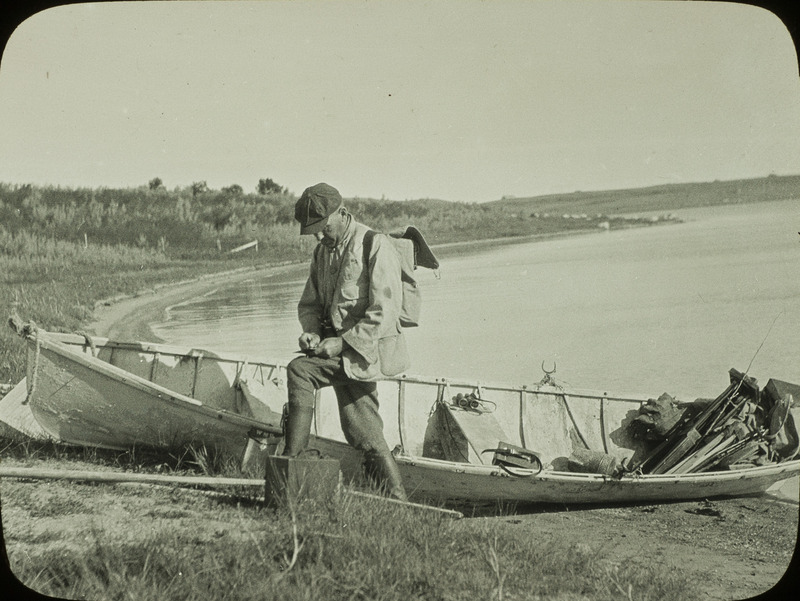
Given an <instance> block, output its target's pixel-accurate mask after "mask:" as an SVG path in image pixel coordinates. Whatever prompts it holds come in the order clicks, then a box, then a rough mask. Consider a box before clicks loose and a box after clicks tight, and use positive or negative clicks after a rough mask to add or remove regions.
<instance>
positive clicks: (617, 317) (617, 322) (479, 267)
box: [153, 201, 800, 400]
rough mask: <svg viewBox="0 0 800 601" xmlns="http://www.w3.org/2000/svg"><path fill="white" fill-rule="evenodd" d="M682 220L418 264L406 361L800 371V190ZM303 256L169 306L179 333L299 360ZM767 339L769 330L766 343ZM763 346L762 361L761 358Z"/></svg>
mask: <svg viewBox="0 0 800 601" xmlns="http://www.w3.org/2000/svg"><path fill="white" fill-rule="evenodd" d="M674 214H675V215H677V216H679V217H681V218H682V219H684V220H685V223H682V224H678V225H660V226H654V227H647V228H636V229H630V230H624V231H612V232H603V233H597V234H589V235H581V236H572V237H565V238H560V239H552V240H545V241H539V242H524V243H519V244H511V245H502V246H498V247H497V248H494V249H490V250H485V251H480V252H470V253H465V254H462V255H457V256H447V257H445V258H443V260H442V268H441V279H436V278H435V277H434V275H433V274H432V273H431V272H428V271H427V270H421V271H420V272H419V276H420V277H419V279H420V282H421V286H422V287H423V297H424V300H423V314H422V322H423V324H422V326H421V327H419V328H416V329H413V330H410V331H408V343H409V349H410V351H411V354H412V367H411V369H410V370H409V373H412V374H416V375H428V376H434V377H453V378H455V377H458V378H471V379H475V380H479V381H481V382H487V383H489V382H507V383H511V384H530V383H535V382H538V381H539V380H540V379H541V378H542V375H543V372H542V364H543V363H544V366H545V368H547V369H548V370H549V369H552V368H553V365H554V364H555V366H556V370H557V371H556V373H555V378H556V379H557V380H560V381H561V382H563V383H567V384H570V385H572V386H576V387H580V388H591V389H599V390H610V391H615V392H634V393H643V394H647V395H652V396H658V395H659V394H661V393H662V392H669V393H670V394H672V395H673V396H678V397H679V398H681V399H682V400H691V399H694V398H695V397H714V396H716V395H717V394H719V393H720V392H721V391H722V390H723V389H724V388H725V386H726V385H727V383H728V373H727V372H728V370H729V369H730V368H732V367H733V368H736V369H738V370H740V371H745V370H747V369H748V367H749V373H750V375H752V376H754V377H756V378H757V379H758V380H759V383H760V384H761V385H764V384H766V382H767V380H768V379H769V378H777V379H782V380H788V381H792V382H796V383H800V352H799V351H800V345H799V344H798V341H799V340H800V235H798V230H800V202H797V201H781V202H771V203H758V204H749V205H730V206H725V207H714V208H707V209H688V210H681V211H675V212H674ZM306 273H307V267H305V266H304V267H302V268H298V269H297V271H296V272H291V274H290V276H289V277H288V278H287V277H286V276H285V275H284V276H283V277H281V278H280V281H278V278H275V277H268V276H266V275H265V276H258V277H254V278H253V279H251V280H249V281H247V282H245V283H243V284H242V283H240V284H237V285H236V286H235V287H231V288H223V289H219V290H216V291H213V292H211V293H209V294H207V295H205V296H203V297H200V298H193V299H190V300H187V301H186V302H183V303H181V304H178V305H175V306H173V307H171V308H170V309H169V311H168V315H167V319H166V320H165V321H163V322H161V323H157V324H154V325H153V329H154V331H155V333H156V335H158V336H159V337H160V338H162V339H164V340H165V341H167V342H169V343H172V344H179V345H190V346H193V347H197V348H209V349H212V350H220V351H228V352H236V353H241V354H246V355H248V356H249V357H250V358H251V359H271V360H275V359H277V360H282V361H288V360H290V359H291V358H292V357H293V356H294V355H293V351H295V350H296V349H297V337H298V336H299V334H300V330H299V325H298V323H297V318H296V314H295V310H296V303H297V300H298V298H299V296H300V292H301V290H302V287H303V284H304V281H305V276H306ZM762 343H763V345H762ZM751 361H752V365H751Z"/></svg>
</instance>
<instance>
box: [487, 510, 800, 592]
mask: <svg viewBox="0 0 800 601" xmlns="http://www.w3.org/2000/svg"><path fill="white" fill-rule="evenodd" d="M490 519H495V520H505V521H510V522H512V523H514V524H517V525H518V526H519V528H520V535H530V536H542V535H557V536H558V537H559V539H561V540H563V541H568V542H571V543H575V544H580V543H584V544H588V545H589V546H590V547H591V548H592V549H593V550H599V551H602V552H604V553H605V554H607V555H608V556H609V557H610V558H611V559H613V560H614V561H618V562H620V563H627V562H633V563H634V564H636V563H648V564H649V563H660V564H666V565H668V566H670V567H672V568H674V569H675V570H677V571H681V572H684V573H685V574H686V575H687V576H690V577H693V578H696V579H697V580H698V582H700V583H701V585H700V587H699V588H698V590H697V596H696V597H695V599H696V601H711V600H713V601H723V600H725V601H731V600H733V599H747V598H750V597H753V596H756V595H760V594H762V593H764V592H765V591H768V590H770V589H772V588H773V587H775V586H776V584H777V583H778V582H779V581H780V580H781V579H782V578H783V576H784V574H785V573H786V572H787V570H788V569H789V568H790V562H791V560H792V555H793V553H794V552H795V549H796V545H797V538H798V504H797V502H791V501H785V500H778V499H776V498H775V497H772V496H760V497H747V498H739V499H719V500H711V501H691V502H682V503H669V504H661V505H637V506H623V507H604V508H591V509H576V508H571V509H565V508H558V509H554V510H548V511H546V512H536V513H528V514H517V515H514V516H510V517H498V518H490ZM797 568H798V566H796V565H795V566H794V570H796V569H797ZM790 582H791V583H792V584H793V587H792V588H793V590H794V591H795V592H800V587H798V584H800V575H797V576H796V577H795V578H794V579H793V580H791V581H790ZM783 586H784V583H781V587H783ZM776 592H777V589H776ZM795 598H796V597H795Z"/></svg>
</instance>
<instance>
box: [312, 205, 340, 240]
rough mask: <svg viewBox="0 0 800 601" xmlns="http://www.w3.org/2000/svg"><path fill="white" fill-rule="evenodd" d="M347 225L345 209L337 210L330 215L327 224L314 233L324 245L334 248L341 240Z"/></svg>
mask: <svg viewBox="0 0 800 601" xmlns="http://www.w3.org/2000/svg"><path fill="white" fill-rule="evenodd" d="M346 227H347V216H346V215H345V214H344V212H343V211H336V212H335V213H334V214H333V215H331V216H330V217H328V223H326V224H325V227H324V228H322V230H321V231H319V232H317V233H316V234H314V237H315V238H316V239H317V241H318V242H320V243H321V244H323V245H324V246H327V247H328V248H333V247H335V246H336V245H337V244H339V242H341V240H342V236H344V230H345V228H346Z"/></svg>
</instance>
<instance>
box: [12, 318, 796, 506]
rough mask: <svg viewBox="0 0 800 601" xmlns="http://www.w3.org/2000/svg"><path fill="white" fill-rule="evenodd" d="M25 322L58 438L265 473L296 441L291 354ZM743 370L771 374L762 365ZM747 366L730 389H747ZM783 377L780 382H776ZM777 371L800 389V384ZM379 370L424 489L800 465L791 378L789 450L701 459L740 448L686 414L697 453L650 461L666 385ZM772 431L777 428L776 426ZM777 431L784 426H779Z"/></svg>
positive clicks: (331, 423)
mask: <svg viewBox="0 0 800 601" xmlns="http://www.w3.org/2000/svg"><path fill="white" fill-rule="evenodd" d="M17 329H18V331H19V333H20V334H21V335H23V336H24V337H25V338H26V339H27V341H28V372H27V388H28V390H27V403H28V405H29V407H30V411H31V413H32V414H33V416H34V418H35V419H36V421H37V422H38V423H39V424H40V425H41V427H42V429H43V430H44V431H45V432H46V433H47V434H48V435H49V436H51V437H52V438H54V439H56V440H59V441H63V442H67V443H73V444H79V445H90V446H98V447H106V448H112V449H128V448H130V447H132V446H144V447H156V448H174V447H175V446H181V445H189V444H193V445H204V446H205V447H206V448H208V449H210V448H214V449H217V450H219V451H221V452H225V453H230V454H234V455H236V456H237V457H240V458H241V457H244V458H245V463H247V464H249V465H251V466H252V465H255V466H256V468H255V470H256V472H255V473H256V474H258V475H260V474H263V472H260V473H259V470H260V469H261V465H263V461H264V460H265V458H266V454H268V453H270V452H276V451H279V450H280V449H279V446H280V438H279V436H280V418H281V412H282V407H283V404H284V402H285V399H286V393H285V384H284V383H285V374H286V372H285V365H283V364H281V363H269V362H264V361H249V360H248V359H247V358H245V357H236V356H229V355H224V354H217V353H211V352H207V351H201V350H197V349H188V348H179V347H173V346H169V345H163V344H155V343H143V342H120V341H113V340H108V339H106V338H100V337H88V336H85V335H78V334H56V333H51V332H45V331H43V330H40V329H37V328H35V327H32V326H25V327H23V328H17ZM733 373H734V370H732V374H733ZM742 379H743V381H746V382H747V383H748V385H749V386H750V387H751V388H752V387H753V386H755V384H754V381H753V380H752V379H750V378H745V377H744V376H742ZM731 380H732V385H731V386H729V387H728V389H727V391H728V392H730V391H731V390H732V389H734V388H735V389H736V390H734V392H737V393H739V392H740V391H739V387H735V386H734V385H733V381H734V378H733V376H731ZM772 383H773V381H772V380H770V384H769V385H768V386H767V387H765V390H766V388H768V387H769V386H772V388H773V389H776V387H775V385H773V384H772ZM777 385H778V387H777V389H778V390H789V391H791V392H794V393H795V394H796V395H797V390H800V389H798V388H797V387H796V386H794V385H790V384H785V383H782V382H777ZM378 386H379V396H380V399H381V415H382V417H383V420H384V430H385V435H386V438H387V442H389V445H390V447H394V449H395V451H394V452H395V457H396V459H397V463H398V465H399V467H400V471H401V474H402V476H403V479H404V484H405V486H406V489H407V491H408V492H409V493H410V495H411V497H412V498H416V499H421V500H465V501H470V502H497V501H507V502H521V503H569V504H573V503H618V502H648V503H652V502H664V501H674V500H688V499H702V498H712V497H721V496H741V495H752V494H759V493H762V492H764V491H765V490H767V489H768V488H769V487H770V486H772V485H774V484H776V483H778V482H781V481H783V480H786V479H788V478H792V477H795V476H797V475H798V474H800V460H799V459H797V449H796V446H797V445H795V446H794V447H792V444H793V442H795V441H792V440H791V438H792V434H791V432H792V431H793V432H794V437H795V438H796V430H794V421H795V420H796V419H798V418H800V415H798V411H800V409H798V407H797V406H796V403H794V397H793V396H792V395H791V394H788V393H787V394H786V395H784V397H783V398H781V399H780V400H781V401H782V402H783V405H784V406H785V407H786V410H785V411H784V414H783V416H782V419H783V421H782V422H781V424H780V427H781V429H780V432H779V434H783V433H784V429H783V428H784V426H785V427H786V429H785V432H788V433H789V440H788V443H787V440H786V437H785V436H783V441H784V442H785V443H787V444H788V447H790V448H789V452H788V455H787V453H786V448H787V444H784V447H783V449H784V453H783V455H780V454H776V453H773V454H772V455H771V460H770V461H768V462H765V461H763V459H764V457H762V461H760V463H763V465H759V464H757V463H759V462H756V463H753V462H750V463H747V462H744V461H739V462H736V463H730V462H729V463H728V464H727V465H725V464H724V462H723V464H720V465H717V466H716V467H712V468H711V469H705V470H703V471H698V470H696V469H693V467H691V466H700V465H707V464H709V462H711V463H713V461H711V459H714V458H718V457H724V456H728V455H726V453H728V454H729V455H730V453H729V452H728V451H726V450H725V448H724V447H722V446H717V447H712V443H714V442H715V441H717V438H719V436H717V435H716V431H714V432H709V433H708V434H707V437H706V438H704V439H702V441H699V442H698V439H695V438H691V437H687V436H683V431H681V430H680V428H678V427H677V426H676V428H674V429H673V434H674V435H675V437H676V438H675V440H676V442H675V443H674V444H673V450H672V455H674V454H675V450H674V449H675V448H683V447H686V448H685V449H684V450H685V455H686V456H685V457H683V458H682V460H681V461H680V462H678V463H675V462H674V461H672V462H671V463H670V464H669V465H668V464H666V463H665V461H666V460H659V465H660V466H661V467H662V469H661V470H660V472H659V470H653V473H643V472H642V469H641V466H642V465H648V462H650V463H651V464H652V463H654V461H655V459H654V458H656V459H658V455H657V454H654V453H655V452H656V451H658V449H655V450H654V444H653V443H652V442H648V441H645V440H641V439H639V438H637V437H636V436H634V434H633V433H632V430H631V423H632V422H633V421H634V420H635V419H636V418H637V416H639V415H641V412H642V408H643V407H644V406H646V405H647V403H648V402H651V401H652V399H653V397H652V396H650V397H648V396H644V395H628V394H624V395H622V394H613V393H610V392H603V391H585V390H579V389H571V388H569V389H568V388H564V387H562V386H560V385H558V384H557V383H556V382H554V381H553V380H552V379H551V378H550V377H549V376H546V377H545V379H544V380H542V381H541V382H539V383H538V384H533V385H530V386H510V385H500V384H484V383H478V382H470V381H456V380H449V379H445V378H422V377H413V376H405V375H404V376H399V377H395V378H390V379H388V380H385V381H381V382H379V385H378ZM781 386H783V388H781ZM787 387H788V388H787ZM756 392H759V390H758V389H757V387H756ZM797 396H800V395H797ZM736 398H738V397H736ZM736 398H734V397H731V398H730V399H728V398H727V397H726V398H723V397H722V396H721V397H719V399H718V402H717V405H719V406H720V407H721V409H720V411H722V409H725V410H726V411H728V412H729V413H731V414H732V412H733V409H727V408H728V407H733V404H732V403H734V401H735V400H736ZM720 399H721V400H720ZM723 401H724V402H723ZM681 406H682V407H684V408H686V407H689V408H692V407H694V406H695V404H690V403H687V404H684V405H681ZM708 406H710V405H709V404H708V403H706V404H704V405H702V407H708ZM336 407H337V404H336V402H335V399H334V398H333V395H332V391H331V390H323V391H320V392H319V393H318V397H317V403H316V409H315V423H314V427H313V431H312V434H313V435H314V437H313V438H312V441H311V446H312V447H313V448H316V449H318V450H319V451H321V452H322V453H323V454H325V455H329V456H333V457H336V458H338V459H340V461H341V465H342V472H343V475H344V477H345V478H346V479H350V480H357V479H359V478H360V474H361V467H360V466H361V457H360V454H359V453H358V452H356V451H355V450H353V449H351V448H350V447H348V446H347V445H346V444H345V442H344V438H343V436H342V434H341V431H340V427H339V419H338V413H337V408H336ZM734 409H735V407H734ZM698 411H699V409H698ZM689 413H690V412H689ZM712 417H713V416H712ZM713 421H714V420H711V419H707V418H706V420H705V422H704V423H712V422H713ZM716 421H719V420H718V419H717V420H716ZM697 423H700V422H697ZM678 426H682V427H684V431H685V430H686V428H689V430H691V429H693V428H694V426H692V425H691V424H688V423H685V424H678ZM689 426H692V427H691V428H690V427H689ZM767 426H768V424H767ZM789 426H791V429H790V428H789ZM698 427H699V426H698ZM762 430H763V432H762ZM720 432H728V430H725V431H722V430H720ZM759 432H762V434H763V433H765V432H767V429H766V426H765V428H761V430H759ZM771 433H772V434H774V432H771ZM678 435H680V436H681V440H677V437H678ZM698 436H699V435H698ZM754 436H755V435H750V438H749V439H748V438H746V437H744V438H743V440H742V441H741V442H740V441H738V440H734V439H731V438H730V437H729V438H728V439H727V440H726V441H725V446H726V447H729V448H730V449H738V448H739V447H742V448H748V449H750V450H751V451H752V448H753V446H752V444H750V447H747V444H749V443H753V442H754V441H755V442H758V443H759V444H762V447H763V445H764V444H766V443H765V442H764V440H767V439H764V437H763V436H762V437H761V438H758V439H757V440H756V439H755V438H754ZM759 436H761V435H759ZM756 438H757V437H756ZM777 439H781V437H780V436H778V438H777ZM777 439H776V437H775V436H774V435H773V436H772V438H770V439H768V440H767V442H770V441H771V442H772V443H774V442H775V440H777ZM257 441H260V442H257ZM748 441H749V443H748ZM701 442H702V443H703V444H702V445H701V444H700V443H701ZM719 445H722V441H721V439H720V441H719ZM737 445H738V446H737ZM514 448H521V449H526V450H528V451H527V452H528V454H529V455H535V458H536V460H537V461H536V463H535V464H534V463H529V464H526V463H525V461H524V457H523V460H521V461H522V462H521V463H520V461H517V462H516V463H514V462H512V463H510V464H505V463H504V461H503V460H504V459H514V458H516V459H517V460H520V455H518V454H516V455H515V454H514V452H513V449H514ZM759 448H761V447H759ZM498 449H499V450H498ZM509 449H511V450H510V451H509ZM487 450H491V451H490V452H486V451H487ZM507 451H508V452H507ZM504 453H505V454H504ZM715 453H716V454H715ZM662 454H663V455H665V456H666V455H669V454H668V453H666V452H663V453H662ZM576 455H577V456H582V457H584V458H585V457H589V458H590V459H592V458H593V459H597V461H595V464H594V468H592V467H591V466H590V465H589V463H586V462H584V464H583V465H582V466H580V465H579V466H578V468H577V471H576V466H575V463H576V461H575V457H576ZM741 455H742V453H741V452H740V453H739V455H737V456H741ZM670 456H671V455H670ZM751 456H752V452H751ZM709 458H711V459H709ZM751 458H752V457H751ZM716 461H719V459H716ZM509 466H510V467H509ZM637 466H638V469H637ZM667 468H668V469H667Z"/></svg>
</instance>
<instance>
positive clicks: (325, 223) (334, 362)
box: [283, 183, 409, 500]
mask: <svg viewBox="0 0 800 601" xmlns="http://www.w3.org/2000/svg"><path fill="white" fill-rule="evenodd" d="M295 219H297V221H299V222H300V234H301V235H307V234H313V235H314V236H315V237H316V238H317V241H318V242H319V244H317V247H316V248H315V249H314V257H313V259H312V262H311V270H310V274H309V277H308V281H307V282H306V286H305V289H304V290H303V294H302V296H301V298H300V302H299V304H298V317H299V319H300V325H301V326H302V329H303V333H302V334H301V336H300V339H299V344H300V349H301V350H303V351H305V354H306V356H304V357H298V358H296V359H294V360H293V361H292V362H291V363H289V366H288V368H287V376H288V377H287V380H288V381H287V385H288V415H287V418H286V425H285V441H284V442H285V448H284V451H283V454H284V455H287V456H290V457H293V456H296V455H297V454H299V453H300V452H302V451H303V450H304V449H305V448H306V445H307V444H308V439H309V435H310V431H311V421H312V417H313V407H314V397H315V391H316V390H318V389H320V388H323V387H326V386H332V387H333V389H334V391H335V393H336V398H337V401H338V404H339V419H340V421H341V426H342V431H343V432H344V435H345V438H346V439H347V442H348V443H349V444H350V445H351V446H353V447H355V448H356V449H359V450H361V451H363V452H364V457H365V471H366V473H367V476H368V477H369V478H371V479H373V480H376V481H377V482H378V483H379V484H380V485H381V486H382V487H384V488H385V489H386V490H387V491H388V493H389V494H390V495H392V496H394V497H396V498H399V499H402V500H405V499H406V494H405V490H404V489H403V484H402V480H401V478H400V473H399V471H398V469H397V464H396V463H395V460H394V457H393V456H392V454H391V451H390V450H389V446H388V445H387V443H386V439H385V438H384V436H383V421H382V420H381V417H380V415H379V413H378V387H377V383H376V380H379V379H381V378H383V377H385V376H393V375H396V374H398V373H400V372H402V371H403V370H405V369H407V368H408V363H409V361H408V352H407V351H406V345H405V339H404V337H403V334H402V332H401V329H400V310H401V306H402V295H403V289H402V282H401V279H400V260H399V258H398V255H397V253H396V252H395V250H394V248H392V246H391V241H389V240H388V239H387V237H386V236H384V235H382V234H376V235H375V236H374V238H373V242H372V248H371V250H370V253H369V257H368V261H367V264H364V262H365V261H364V259H365V257H364V246H363V243H364V234H365V233H366V232H367V231H369V228H368V227H367V226H365V225H362V224H360V223H357V222H356V221H355V220H354V219H353V217H352V215H350V213H349V212H348V211H347V209H346V208H345V207H344V206H343V205H342V197H341V195H340V194H339V192H338V191H337V190H336V189H335V188H333V187H332V186H329V185H328V184H324V183H320V184H317V185H315V186H311V187H310V188H307V189H306V190H305V191H304V192H303V194H302V196H301V197H300V199H299V200H298V201H297V204H296V205H295Z"/></svg>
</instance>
